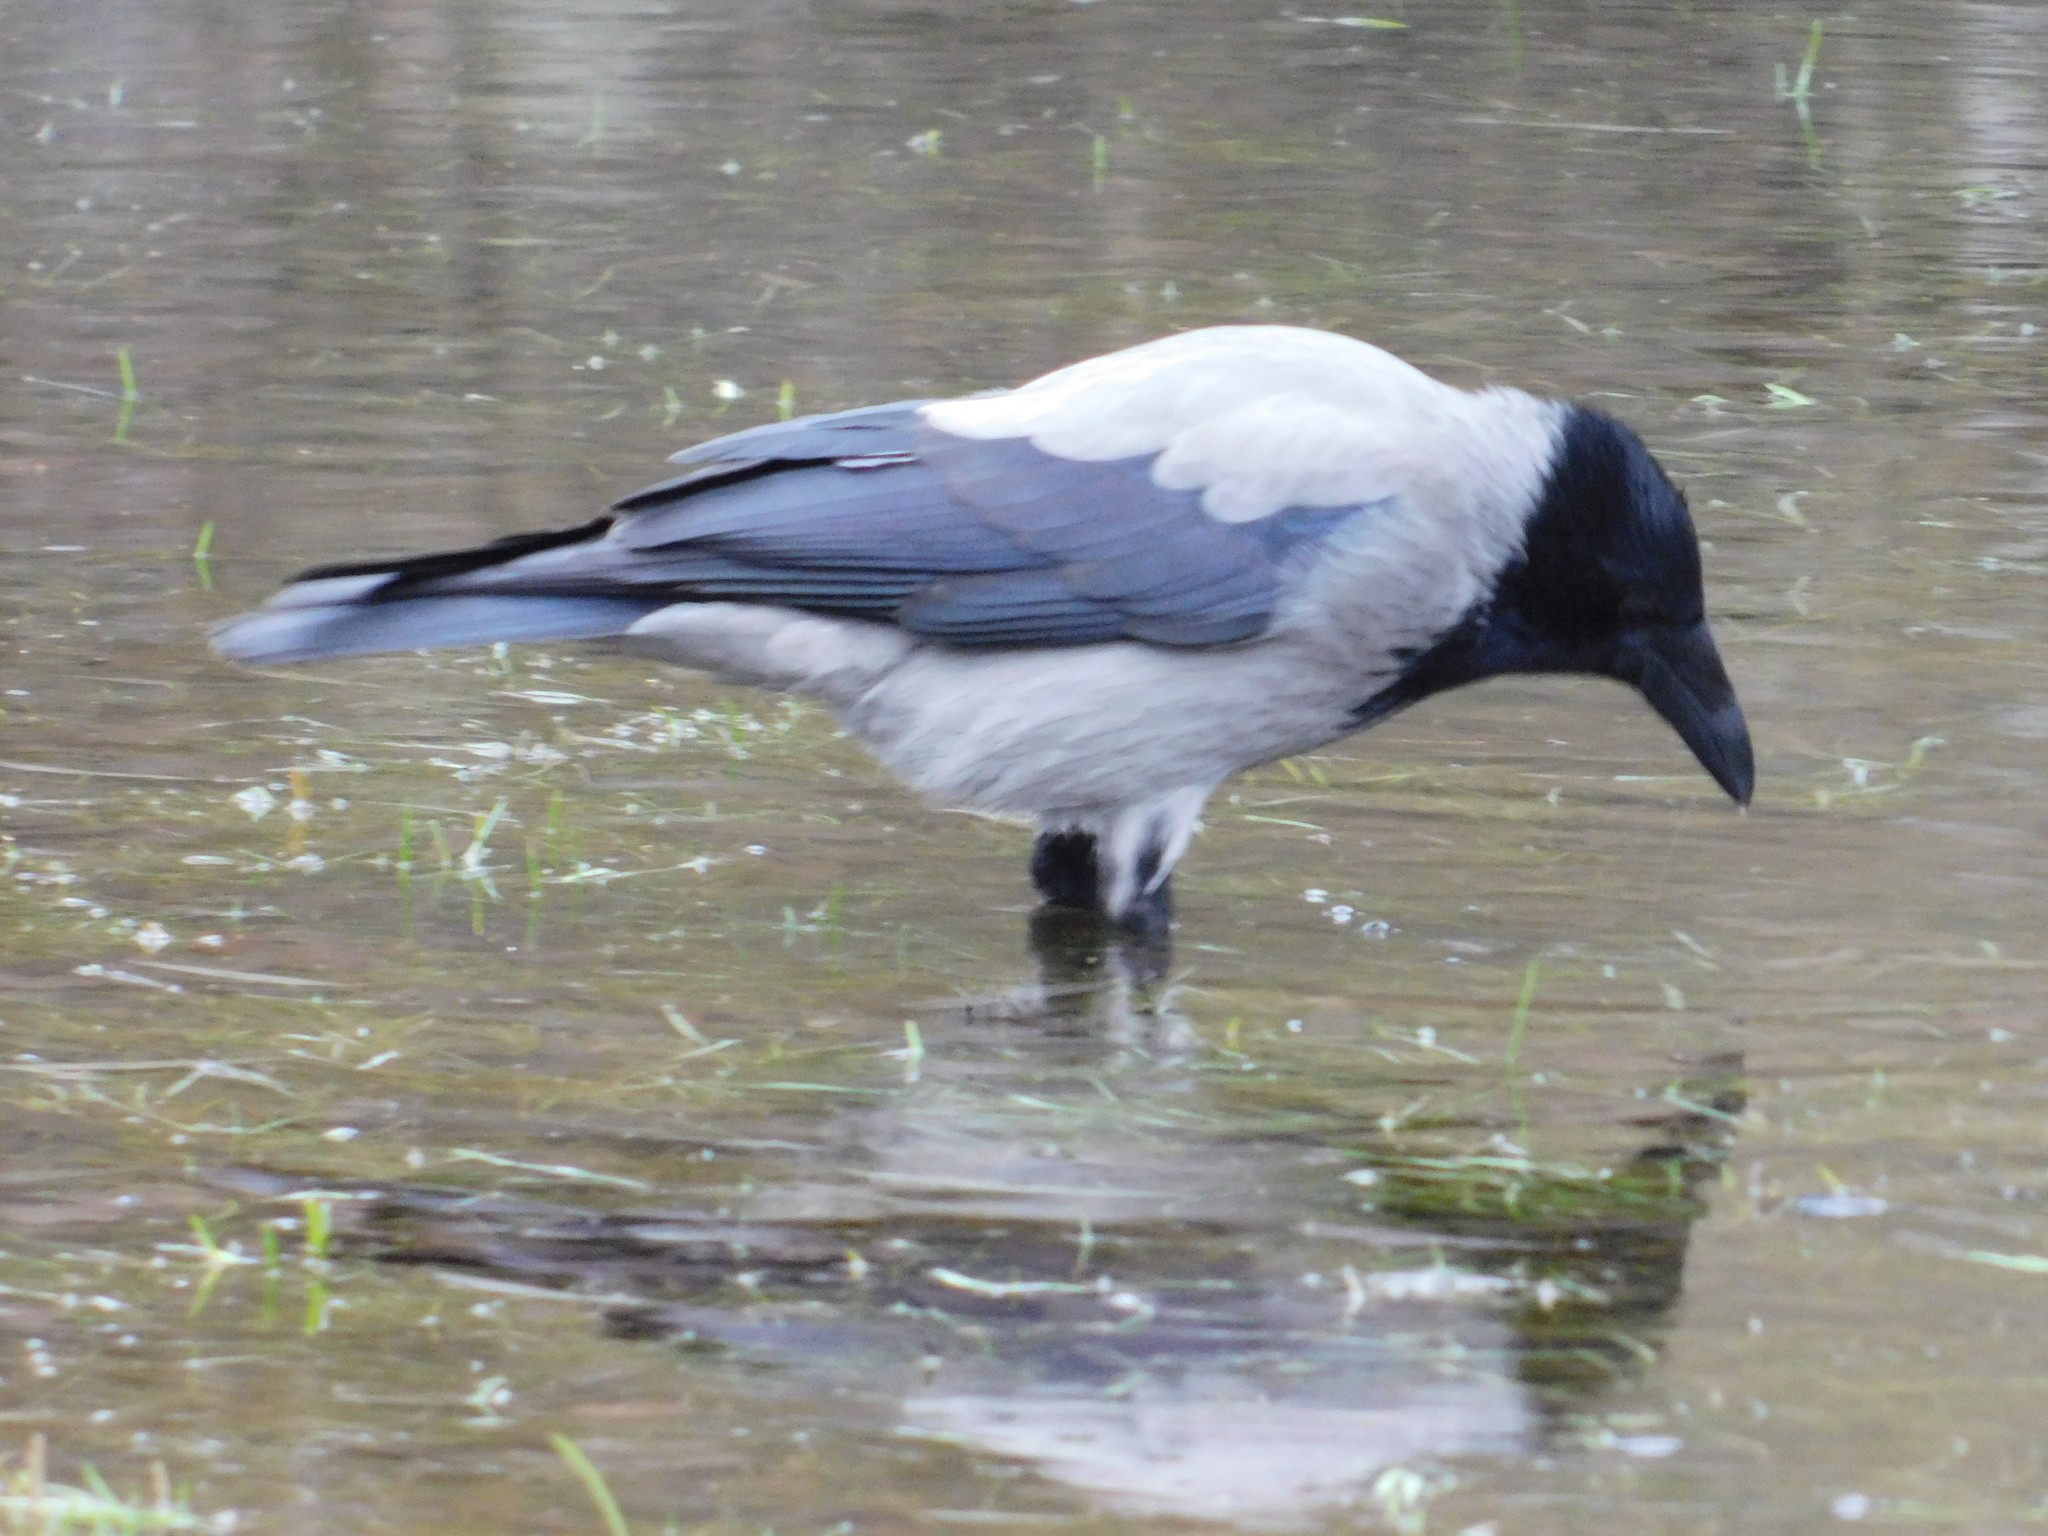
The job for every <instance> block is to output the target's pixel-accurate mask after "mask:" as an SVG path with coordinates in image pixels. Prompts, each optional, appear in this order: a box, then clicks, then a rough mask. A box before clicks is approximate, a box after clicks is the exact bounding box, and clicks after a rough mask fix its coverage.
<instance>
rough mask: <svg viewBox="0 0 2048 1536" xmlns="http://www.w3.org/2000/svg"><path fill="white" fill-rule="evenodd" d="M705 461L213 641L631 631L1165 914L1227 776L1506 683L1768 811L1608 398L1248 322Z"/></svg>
mask: <svg viewBox="0 0 2048 1536" xmlns="http://www.w3.org/2000/svg"><path fill="white" fill-rule="evenodd" d="M671 462H672V463H674V464H676V465H677V466H679V470H680V472H679V473H677V474H676V475H674V476H673V477H672V478H670V479H667V480H664V481H662V482H661V483H660V484H658V485H653V486H650V487H648V488H647V489H646V490H644V491H638V492H635V493H634V494H633V495H631V496H628V497H626V498H625V499H624V500H623V501H621V502H619V503H617V504H616V505H615V506H614V507H613V508H612V509H611V510H610V511H609V512H608V513H606V514H605V515H604V516H601V517H599V518H597V519H596V520H595V521H592V522H589V523H585V524H583V525H582V526H581V527H577V528H570V529H564V530H559V531H554V532H543V533H532V534H523V535H520V536H517V537H514V538H509V539H504V540H501V541H499V542H497V543H495V544H489V545H485V546H483V547H481V548H477V549H467V550H457V551H451V552H448V553H443V554H433V555H424V556H419V557H416V558H412V559H402V560H388V561H387V560H378V561H370V562H366V563H362V564H348V565H333V566H326V567H323V568H321V569H318V570H313V571H308V572H306V573H305V574H304V575H303V576H301V577H299V578H298V579H297V581H295V582H294V583H293V584H292V585H291V586H289V587H287V588H285V589H284V590H283V591H282V592H280V593H279V594H278V595H277V596H276V597H274V598H272V599H271V600H270V602H269V603H268V604H267V605H266V606H264V607H263V608H262V609H260V610H258V611H257V612H254V613H250V614H245V615H243V616H242V617H240V618H236V619H232V620H230V621H228V622H227V623H226V624H224V625H222V626H221V627H220V628H219V629H218V630H217V631H215V634H214V637H213V638H214V645H215V646H216V648H217V649H218V650H219V651H220V653H221V654H222V655H224V656H226V657H229V658H231V659H233V660H236V661H242V662H252V663H265V662H281V661H306V660H312V659H316V658H320V657H327V656H347V655H360V654H365V653H369V652H376V651H404V650H418V649H424V648H427V647H432V646H446V645H479V644H489V643H494V642H498V641H512V640H587V639H606V640H612V641H619V642H623V643H625V644H627V645H629V646H631V647H632V648H633V649H635V650H638V651H641V652H645V653H649V654H652V655H654V656H656V657H659V658H661V659H663V660H666V661H671V662H675V663H677V664H679V665H682V666H687V667H695V668H699V669H702V670H704V671H708V672H712V673H715V674H717V675H719V676H721V677H724V678H728V679H733V680H736V681H741V682H745V683H749V684H753V685H756V686H759V687H763V688H772V689H780V690H782V691H785V692H788V693H793V694H800V695H804V696H808V697H813V698H818V699H822V700H824V701H825V702H827V703H828V704H830V705H831V706H832V707H833V708H834V709H835V710H836V711H837V712H838V713H839V716H840V718H841V719H842V720H843V721H844V722H845V724H846V726H847V727H848V729H849V730H851V731H852V732H853V733H854V734H855V735H856V736H858V737H859V738H860V739H861V740H862V741H863V742H865V743H866V744H867V745H868V747H869V748H870V749H871V750H872V751H873V752H874V753H875V755H876V756H877V757H879V758H880V759H881V760H882V762H883V763H885V764H886V765H887V766H888V767H889V768H891V769H893V770H894V771H895V772H896V773H897V774H898V775H900V776H901V777H902V778H903V779H904V780H906V781H907V782H908V783H909V784H911V785H912V786H913V787H914V788H916V789H917V790H919V791H920V792H921V793H923V794H925V795H927V796H929V797H931V798H932V799H934V800H936V801H939V802H942V803H945V804H950V805H955V806H963V807H970V808H973V809H977V810H982V811H989V812H995V813H999V814H1004V815H1013V816H1023V817H1029V818H1032V819H1033V820H1035V821H1036V822H1037V823H1038V825H1039V827H1040V829H1041V831H1040V834H1039V838H1038V842H1037V845H1036V848H1035V849H1034V852H1033V857H1032V865H1031V872H1032V878H1033V880H1034V881H1035V883H1036V884H1037V886H1038V889H1039V890H1040V892H1041V893H1042V894H1043V895H1044V896H1045V897H1046V898H1047V899H1048V900H1050V901H1052V902H1054V903H1056V904H1059V905H1065V906H1078V907H1083V908H1092V909H1095V910H1099V911H1100V912H1102V913H1103V914H1105V915H1106V916H1108V917H1109V918H1111V919H1112V920H1115V921H1117V922H1120V923H1124V924H1128V925H1130V926H1133V927H1136V928H1139V929H1142V930H1150V931H1161V930H1163V928H1164V926H1165V924H1166V922H1167V919H1168V916H1169V906H1168V893H1167V876H1168V875H1169V874H1170V873H1171V871H1172V870H1173V867H1174V864H1175V863H1176V862H1177V861H1178V860H1179V859H1180V857H1181V855H1182V854H1183V853H1184V852H1186V850H1187V846H1188V840H1189V838H1190V837H1191V836H1192V834H1193V832H1194V829H1195V823H1196V818H1197V817H1198V816H1199V815H1200V814H1201V810H1202V806H1203V804H1204V803H1205V802H1206V801H1207V800H1208V798H1209V796H1210V795H1211V794H1212V793H1214V792H1215V790H1216V788H1217V786H1218V785H1219V784H1221V783H1222V782H1223V781H1224V780H1225V779H1227V778H1229V777H1230V776H1231V775H1232V774H1235V773H1238V772H1240V771H1242V770H1244V769H1246V768H1250V767H1253V766H1255V765H1257V764H1260V763H1268V762H1272V761H1274V760H1275V759H1277V758H1283V757H1289V756H1292V755H1294V754H1296V753H1300V752H1306V751H1310V750H1312V749H1314V748H1316V747H1320V746H1322V745H1324V744H1325V743H1327V742H1330V741H1333V740H1335V739H1336V738H1338V737H1340V736H1344V735H1346V734H1348V733H1349V732H1352V731H1356V730H1359V729H1360V728H1362V727H1364V726H1367V725H1370V724H1372V723H1373V722H1375V721H1377V720H1381V719H1384V718H1385V717H1386V716H1388V715H1390V714H1392V713H1393V712H1394V711H1396V710H1398V709H1401V708H1404V707H1405V706H1407V705H1409V704H1413V703H1415V702H1416V701H1417V700H1419V699H1423V698H1427V697H1428V696H1430V695H1431V694H1435V693H1440V692H1442V691H1444V690H1445V689H1447V688H1455V687H1458V686H1460V685H1461V684H1465V683H1471V682H1476V681H1478V680H1480V679H1482V678H1487V677H1494V676H1498V675H1501V674H1504V673H1513V672H1586V673H1594V674H1597V675H1599V676H1603V677H1612V678H1617V679H1619V680H1621V681H1622V682H1625V683H1627V684H1629V685H1630V686H1631V687H1633V688H1635V689H1637V690H1638V691H1639V692H1640V693H1641V694H1642V695H1643V697H1644V698H1645V699H1646V700H1648V702H1649V704H1650V707H1651V708H1653V709H1654V710H1656V711H1657V713H1658V714H1660V715H1662V716H1663V717H1664V719H1665V720H1666V721H1667V722H1669V723H1670V725H1671V726H1672V728H1673V729H1675V730H1676V731H1677V732H1678V734H1679V736H1680V737H1681V738H1682V739H1683V740H1684V742H1685V744H1686V745H1687V746H1688V747H1690V748H1691V749H1692V751H1693V754H1694V755H1695V756H1696V757H1697V758H1698V759H1699V761H1700V764H1701V765H1702V766H1703V767H1704V768H1705V769H1706V770H1707V772H1708V773H1710V774H1711V775H1713V777H1714V780H1715V782H1717V783H1718V784H1719V785H1720V786H1721V788H1722V789H1724V790H1726V791H1727V793H1728V794H1729V795H1730V796H1731V797H1733V798H1734V799H1735V800H1736V801H1737V802H1740V803H1745V804H1746V803H1747V802H1748V800H1749V797H1750V789H1751V786H1752V783H1753V780H1754V768H1753V765H1752V758H1751V752H1750V742H1749V732H1748V729H1747V727H1746V726H1745V724H1744V722H1743V717H1742V710H1741V707H1740V706H1739V705H1738V703H1737V702H1736V698H1735V691H1734V689H1733V687H1732V686H1731V685H1730V683H1729V680H1728V674H1727V672H1726V671H1725V670H1724V669H1723V667H1722V664H1721V659H1720V656H1719V654H1718V652H1717V651H1716V650H1715V647H1714V641H1713V637H1712V636H1711V634H1710V633H1709V631H1708V628H1707V620H1706V609H1705V604H1704V598H1703V594H1702V591H1701V584H1700V554H1699V543H1698V540H1697V539H1696V538H1695V536H1694V533H1693V527H1692V519H1691V517H1690V515H1689V514H1688V512H1687V510H1686V504H1685V498H1684V496H1683V495H1682V494H1680V492H1679V491H1678V490H1677V489H1676V488H1675V487H1674V486H1673V485H1672V483H1671V481H1670V480H1669V479H1668V478H1667V477H1666V476H1665V474H1664V471H1663V470H1662V469H1661V468H1660V467H1659V466H1658V464H1657V461H1656V460H1655V459H1653V458H1652V457H1651V456H1650V454H1649V451H1648V450H1647V449H1646V448H1645V447H1644V446H1643V444H1642V441H1641V440H1640V439H1639V438H1638V437H1637V436H1636V435H1635V433H1634V432H1632V431H1630V430H1629V429H1628V428H1627V427H1626V426H1623V425H1622V424H1621V423H1620V422H1618V421H1615V420H1613V419H1612V418H1611V417H1608V416H1605V415H1603V414H1601V413H1600V412H1598V411H1593V410H1588V409H1586V408H1585V407H1583V406H1576V405H1570V404H1566V403H1562V402H1559V401H1555V400H1547V399H1541V398H1538V397H1536V396H1534V395H1529V394H1524V393H1522V392H1521V391H1519V390H1515V389H1504V388H1494V389H1485V390H1481V391H1478V392H1476V393H1468V392H1466V391H1464V390H1460V389H1456V388H1453V387H1452V386H1450V385H1447V384H1442V383H1439V382H1438V381H1436V380H1435V379H1432V378H1430V377H1429V376H1428V375H1426V374H1424V373H1421V372H1419V371H1418V370H1416V369H1415V368H1413V367H1411V366H1409V365H1408V364H1407V363H1404V362H1402V361H1401V360H1400V359H1398V358H1396V357H1393V356H1392V355H1390V354H1388V353H1386V352H1383V351H1381V350H1380V349H1378V348H1377V347H1373V346H1369V345H1368V344H1366V343H1365V342H1362V341H1356V340H1352V339H1351V338H1349V337H1345V336H1337V335H1332V334H1330V333H1327V332H1322V331H1313V330H1302V329H1296V328H1293V327H1286V326H1220V327H1215V328H1212V329H1208V330H1199V331H1191V332H1188V333H1186V334H1183V335H1178V336H1169V337H1165V338H1163V339H1161V340H1158V341H1152V342H1147V343H1145V344H1143V345H1141V346H1136V347H1131V348H1129V349H1127V350H1125V351H1122V352H1114V353H1111V354H1109V355H1108V356H1106V357H1099V358H1095V359H1092V360H1090V361H1088V362H1082V363H1076V364H1074V365H1073V366H1071V367H1068V368H1062V369H1060V370H1058V371H1057V372H1054V373H1050V374H1047V375H1046V376H1045V377H1043V378H1041V379H1037V380H1035V381H1033V382H1032V383H1029V384H1025V385H1023V386H1021V387H1019V388H1016V389H1011V390H1005V391H1001V392H999V393H994V394H986V395H975V396H969V397H966V398H963V399H954V400H929V401H906V402H903V403H899V404H895V405H881V406H873V407H869V408H867V409H863V410H854V411H844V412H840V413H838V414H835V415H829V416H810V417H804V418H801V419H798V420H795V421H786V422H778V423H774V424H771V425H768V426H762V427H754V428H752V429H750V430H747V431H743V432H736V433H733V434H732V435H730V436H728V437H721V438H717V439H715V440H714V441H711V442H708V443H701V444H699V445H698V446H696V447H694V448H688V449H685V450H684V451H683V452H681V453H679V454H677V455H675V457H674V458H673V460H672V461H671Z"/></svg>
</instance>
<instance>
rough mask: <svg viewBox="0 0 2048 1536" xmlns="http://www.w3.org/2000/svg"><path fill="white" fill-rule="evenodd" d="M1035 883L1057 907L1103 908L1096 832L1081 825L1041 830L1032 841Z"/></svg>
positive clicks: (1032, 868) (1032, 872) (1096, 909)
mask: <svg viewBox="0 0 2048 1536" xmlns="http://www.w3.org/2000/svg"><path fill="white" fill-rule="evenodd" d="M1031 883H1032V884H1033V885H1035V886H1037V887H1038V894H1039V895H1041V896H1043V897H1044V898H1045V899H1046V900H1047V901H1048V902H1050V903H1051V904H1052V905H1053V906H1055V907H1075V908H1078V909H1080V910H1081V911H1084V912H1100V911H1101V910H1102V894H1101V884H1102V876H1101V872H1100V870H1099V869H1098V868H1097V865H1096V861H1095V834H1094V833H1093V832H1084V831H1082V830H1081V829H1080V828H1079V827H1061V828H1058V829H1056V830H1051V831H1046V832H1041V833H1039V834H1038V841H1037V842H1036V843H1033V844H1032V845H1031Z"/></svg>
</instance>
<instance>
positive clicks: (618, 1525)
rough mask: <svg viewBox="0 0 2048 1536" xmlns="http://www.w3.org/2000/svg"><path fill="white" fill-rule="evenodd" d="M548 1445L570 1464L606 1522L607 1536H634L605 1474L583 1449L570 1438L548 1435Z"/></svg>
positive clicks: (570, 1468)
mask: <svg viewBox="0 0 2048 1536" xmlns="http://www.w3.org/2000/svg"><path fill="white" fill-rule="evenodd" d="M548 1444H550V1445H552V1446H553V1447H554V1448H555V1454H556V1455H558V1456H560V1457H561V1458H562V1460H564V1461H566V1462H567V1463H569V1470H570V1471H571V1472H574V1473H575V1474H576V1476H577V1478H578V1479H579V1480H580V1481H581V1482H582V1484H583V1486H584V1488H585V1489H586V1490H587V1491H588V1492H589V1494H590V1502H591V1503H593V1504H595V1505H596V1506H597V1512H598V1514H599V1515H600V1516H601V1517H602V1518H603V1520H604V1528H605V1531H606V1532H607V1536H632V1533H631V1531H630V1530H629V1529H628V1527H627V1525H626V1517H625V1515H624V1514H622V1513H621V1512H620V1510H619V1501H618V1500H617V1499H615V1498H613V1497H612V1490H611V1485H610V1484H608V1483H606V1482H605V1480H604V1474H603V1473H602V1472H600V1471H598V1470H597V1466H596V1464H595V1463H594V1462H592V1461H591V1459H590V1458H589V1457H588V1456H586V1455H584V1454H583V1447H582V1446H580V1445H578V1444H577V1443H576V1442H575V1441H574V1440H571V1439H570V1438H569V1437H568V1436H567V1435H549V1436H548Z"/></svg>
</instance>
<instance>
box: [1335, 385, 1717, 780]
mask: <svg viewBox="0 0 2048 1536" xmlns="http://www.w3.org/2000/svg"><path fill="white" fill-rule="evenodd" d="M1508 672H1591V673H1595V674H1598V675H1600V676H1603V677H1613V678H1619V679H1620V680H1621V681H1622V682H1625V683H1628V684H1629V685H1630V686H1632V687H1634V688H1636V689H1637V690H1638V691H1640V692H1641V693H1642V695H1643V697H1644V698H1646V699H1647V700H1649V702H1650V706H1651V707H1652V708H1653V709H1655V710H1656V711H1657V713H1658V714H1660V715H1662V716H1663V717H1664V718H1665V720H1666V721H1668V722H1669V723H1670V725H1671V727H1672V729H1674V730H1676V731H1677V732H1678V734H1679V736H1680V737H1681V738H1682V739H1683V740H1684V742H1685V744H1686V745H1687V746H1688V747H1690V748H1692V751H1693V755H1694V756H1696V757H1697V758H1698V759H1699V760H1700V764H1701V766H1702V767H1704V768H1705V769H1706V770H1707V772H1708V773H1710V774H1712V775H1713V776H1714V781H1715V782H1716V783H1718V784H1719V785H1720V786H1721V787H1722V788H1723V789H1724V790H1726V791H1727V792H1728V794H1729V795H1730V796H1731V797H1732V798H1734V799H1735V800H1736V801H1737V802H1739V803H1741V804H1744V805H1746V804H1748V803H1749V796H1750V791H1751V789H1752V788H1753V787H1754V784H1755V779H1756V769H1755V764H1754V759H1753V756H1752V754H1751V750H1750V744H1749V728H1748V726H1747V725H1746V724H1745V723H1744V721H1743V718H1742V707H1741V705H1740V704H1738V703H1737V702H1736V698H1735V689H1734V687H1733V686H1732V685H1731V684H1730V683H1729V681H1728V673H1727V671H1726V670H1725V669H1724V668H1723V667H1722V665H1721V657H1720V654H1719V652H1718V651H1716V649H1715V648H1714V639H1713V636H1712V634H1710V633H1709V632H1708V629H1707V618H1706V602H1705V596H1704V594H1703V593H1702V591H1701V587H1700V547H1699V539H1698V537H1697V536H1696V535H1695V534H1694V532H1693V526H1692V516H1691V514H1690V513H1689V512H1688V511H1687V510H1686V506H1685V498H1684V497H1683V496H1682V495H1680V494H1679V491H1678V488H1677V487H1676V486H1674V485H1673V484H1672V483H1671V481H1670V479H1669V478H1668V477H1667V476H1666V475H1665V473H1664V471H1663V469H1662V468H1661V467H1659V465H1658V463H1657V461H1656V460H1655V459H1653V458H1651V457H1650V451H1649V450H1648V449H1647V448H1645V447H1644V446H1643V443H1642V440H1641V439H1640V438H1638V437H1637V436H1636V435H1635V433H1633V432H1631V431H1630V430H1629V429H1628V428H1627V427H1625V426H1623V425H1622V424H1621V423H1620V422H1618V421H1615V420H1613V419H1612V418H1611V417H1607V416H1603V415H1601V414H1600V413H1599V412H1597V411H1589V410H1584V409H1582V408H1579V407H1576V406H1573V407H1569V408H1567V410H1566V412H1565V418H1564V428H1563V432H1562V433H1561V435H1560V437H1559V440H1558V446H1557V450H1556V453H1555V454H1554V456H1553V457H1552V460H1551V465H1550V473H1549V475H1548V477H1547V478H1546V480H1545V482H1544V486H1543V490H1542V493H1541V495H1540V496H1539V497H1538V498H1537V500H1536V503H1535V505H1534V507H1533V509H1532V510H1531V512H1530V514H1529V519H1528V523H1527V526H1526V529H1525V533H1524V537H1523V541H1522V548H1521V551H1520V552H1519V554H1518V555H1517V556H1516V557H1515V558H1514V559H1513V560H1512V561H1510V562H1509V564H1508V565H1507V567H1506V568H1505V569H1504V570H1503V571H1502V572H1501V574H1500V576H1499V578H1498V579H1497V580H1496V582H1495V584H1494V589H1493V594H1492V598H1491V600H1490V601H1489V602H1488V603H1487V604H1486V605H1485V606H1484V607H1482V608H1481V609H1479V610H1477V611H1475V612H1474V613H1473V614H1472V615H1470V616H1469V617H1468V618H1467V619H1466V621H1465V622H1464V623H1463V624H1461V625H1460V626H1459V627H1458V628H1457V629H1456V630H1454V631H1453V632H1452V633H1451V634H1449V635H1446V636H1445V637H1444V638H1443V639H1442V640H1441V641H1439V642H1438V643H1437V644H1436V645H1435V646H1433V647H1432V648H1431V649H1430V650H1428V651H1426V652H1425V653H1423V654H1422V655H1421V656H1419V657H1417V658H1416V660H1415V662H1414V664H1413V666H1412V667H1411V668H1410V669H1409V671H1408V673H1407V675H1406V676H1404V677H1403V678H1402V680H1401V681H1400V682H1398V683H1396V684H1395V685H1394V688H1393V689H1390V690H1388V694H1387V695H1382V698H1383V699H1385V700H1386V706H1385V707H1393V708H1398V707H1400V706H1401V705H1402V704H1406V703H1411V702H1413V701H1414V700H1416V699H1419V698H1423V697H1426V696H1427V695H1429V694H1431V693H1437V692H1441V691H1442V690H1443V689H1445V688H1452V687H1456V686H1458V685H1459V684H1461V683H1468V682H1476V681H1477V680H1479V679H1480V678H1484V677H1496V676H1499V675H1501V674H1502V673H1508ZM1379 704H1380V701H1379V700H1375V701H1373V703H1372V704H1369V705H1368V706H1367V709H1368V711H1370V713H1372V714H1375V715H1376V714H1379V713H1383V712H1384V708H1383V707H1375V706H1378V705H1379Z"/></svg>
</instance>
